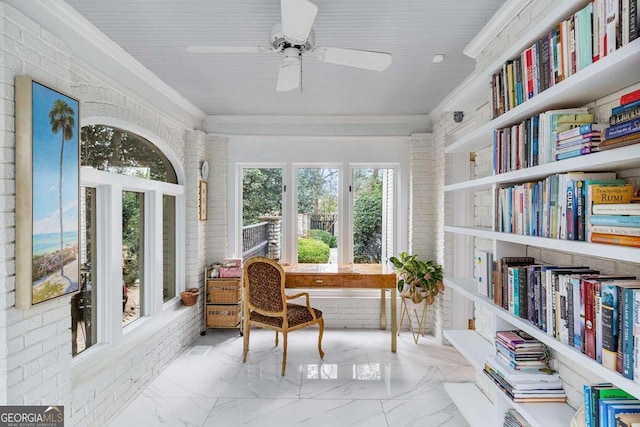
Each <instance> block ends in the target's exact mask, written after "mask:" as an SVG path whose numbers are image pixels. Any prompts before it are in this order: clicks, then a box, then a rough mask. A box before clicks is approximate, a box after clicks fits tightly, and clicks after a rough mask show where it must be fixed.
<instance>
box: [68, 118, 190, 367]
mask: <svg viewBox="0 0 640 427" xmlns="http://www.w3.org/2000/svg"><path fill="white" fill-rule="evenodd" d="M81 138H82V141H81V143H82V145H81V160H82V166H83V167H82V171H81V174H80V177H81V183H82V192H81V194H82V203H83V205H82V220H81V222H82V240H81V251H82V253H81V263H82V265H81V269H82V280H83V281H82V284H81V286H82V290H81V292H80V293H79V294H78V295H77V296H75V297H74V298H73V304H72V322H73V324H72V332H73V334H72V335H73V342H72V352H73V355H74V356H75V355H78V354H80V353H82V352H83V351H84V350H86V349H87V348H89V347H90V346H92V345H94V344H96V343H100V342H118V340H119V339H121V338H120V337H122V336H123V334H125V333H126V331H127V330H130V327H129V326H128V325H132V324H141V323H140V322H139V319H141V318H143V317H149V316H155V315H159V314H161V313H162V312H163V310H164V305H165V304H169V303H171V304H173V303H178V302H179V299H178V298H177V295H178V294H179V291H180V290H181V289H182V288H183V287H184V283H183V281H182V280H180V277H181V276H182V277H184V274H182V273H183V272H184V262H185V260H184V245H185V243H184V239H182V238H180V237H179V236H180V235H181V233H180V232H179V231H180V228H179V225H180V222H179V221H178V219H179V218H181V213H180V212H181V211H183V210H184V203H185V202H184V187H183V186H181V185H178V183H177V181H178V179H177V174H176V171H175V169H174V167H173V165H172V164H171V162H170V161H169V159H168V158H167V156H165V155H164V154H163V153H162V152H161V150H160V149H159V148H158V147H157V146H156V145H154V144H153V143H152V142H150V141H148V140H147V139H145V138H142V137H141V136H139V135H135V134H133V133H131V132H128V131H126V130H124V129H119V128H115V127H109V126H106V125H92V126H85V127H83V128H82V131H81ZM182 234H184V233H182ZM118 253H119V254H120V255H119V256H118V255H117V254H118ZM118 323H120V324H122V325H123V328H121V329H120V328H115V327H114V326H115V325H116V324H118Z"/></svg>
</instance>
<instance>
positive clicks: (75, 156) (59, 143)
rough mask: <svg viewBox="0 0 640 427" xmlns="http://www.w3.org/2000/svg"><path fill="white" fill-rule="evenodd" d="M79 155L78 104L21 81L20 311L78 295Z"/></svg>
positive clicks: (18, 146) (18, 181)
mask: <svg viewBox="0 0 640 427" xmlns="http://www.w3.org/2000/svg"><path fill="white" fill-rule="evenodd" d="M79 154H80V148H79V101H78V100H76V99H74V98H72V97H70V96H67V95H65V94H63V93H61V92H59V91H57V90H55V89H52V88H50V87H48V86H46V85H44V84H41V83H39V82H37V81H34V80H32V79H31V78H29V77H26V76H19V77H16V175H17V176H16V308H21V309H25V308H29V307H30V306H31V305H33V304H38V303H42V302H45V301H48V300H51V299H53V298H57V297H60V296H63V295H68V294H71V293H74V292H77V291H78V290H79V285H78V284H79V278H80V267H79V245H80V230H79V202H80V197H79V196H80V191H79V190H80V174H79V172H80V155H79ZM19 190H20V191H19Z"/></svg>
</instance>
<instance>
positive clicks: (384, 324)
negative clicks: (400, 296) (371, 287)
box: [380, 289, 387, 331]
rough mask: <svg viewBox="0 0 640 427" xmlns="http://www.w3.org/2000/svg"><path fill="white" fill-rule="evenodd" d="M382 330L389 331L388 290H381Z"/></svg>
mask: <svg viewBox="0 0 640 427" xmlns="http://www.w3.org/2000/svg"><path fill="white" fill-rule="evenodd" d="M380 329H382V330H383V331H384V330H385V329H387V295H386V289H380Z"/></svg>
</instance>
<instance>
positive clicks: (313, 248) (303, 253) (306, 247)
mask: <svg viewBox="0 0 640 427" xmlns="http://www.w3.org/2000/svg"><path fill="white" fill-rule="evenodd" d="M329 252H330V249H329V245H327V244H326V243H324V242H323V241H321V240H313V239H298V262H299V263H311V264H325V263H327V262H329Z"/></svg>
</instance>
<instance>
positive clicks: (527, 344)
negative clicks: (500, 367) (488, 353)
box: [495, 330, 547, 372]
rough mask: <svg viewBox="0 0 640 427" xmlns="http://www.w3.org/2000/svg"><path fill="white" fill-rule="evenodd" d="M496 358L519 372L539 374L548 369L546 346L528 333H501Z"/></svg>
mask: <svg viewBox="0 0 640 427" xmlns="http://www.w3.org/2000/svg"><path fill="white" fill-rule="evenodd" d="M495 346H496V356H498V358H500V359H502V360H503V361H504V362H505V363H507V364H508V365H509V366H511V367H512V368H513V369H515V370H517V371H527V372H538V371H540V370H541V369H545V368H546V367H547V362H546V358H545V356H546V355H545V347H544V344H543V343H542V342H541V341H539V340H537V339H535V338H534V337H532V336H531V335H529V334H527V333H526V332H523V331H520V330H516V331H499V332H497V333H496V338H495Z"/></svg>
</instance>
